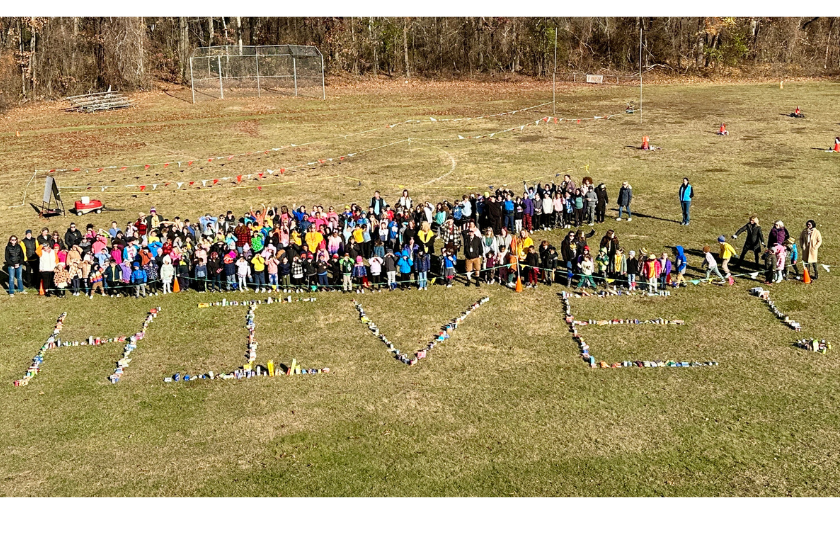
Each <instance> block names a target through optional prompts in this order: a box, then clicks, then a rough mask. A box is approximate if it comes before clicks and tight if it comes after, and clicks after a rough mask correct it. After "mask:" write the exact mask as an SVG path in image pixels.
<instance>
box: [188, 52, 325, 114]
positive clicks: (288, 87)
mask: <svg viewBox="0 0 840 534" xmlns="http://www.w3.org/2000/svg"><path fill="white" fill-rule="evenodd" d="M190 79H191V86H192V94H193V103H195V102H196V101H197V100H202V99H219V98H221V99H223V98H226V97H227V98H229V97H231V96H251V95H256V96H262V95H263V93H266V94H288V95H294V96H307V97H311V98H323V99H326V97H327V94H326V87H325V85H324V56H322V55H321V52H320V51H319V50H318V49H317V48H316V47H314V46H303V45H273V46H236V45H227V46H210V47H202V48H197V49H196V50H195V52H193V54H192V55H191V56H190Z"/></svg>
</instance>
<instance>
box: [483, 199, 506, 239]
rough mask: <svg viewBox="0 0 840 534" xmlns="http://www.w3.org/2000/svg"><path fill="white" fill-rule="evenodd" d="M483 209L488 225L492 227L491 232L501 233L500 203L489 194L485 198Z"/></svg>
mask: <svg viewBox="0 0 840 534" xmlns="http://www.w3.org/2000/svg"><path fill="white" fill-rule="evenodd" d="M485 210H486V211H487V218H488V219H489V223H490V226H492V227H493V234H494V235H499V234H500V233H502V204H501V203H500V202H499V201H497V200H496V197H493V196H491V197H490V198H488V199H487V203H486V204H485Z"/></svg>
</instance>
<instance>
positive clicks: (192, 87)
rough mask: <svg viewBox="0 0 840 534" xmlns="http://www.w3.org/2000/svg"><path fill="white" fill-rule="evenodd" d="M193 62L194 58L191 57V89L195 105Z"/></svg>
mask: <svg viewBox="0 0 840 534" xmlns="http://www.w3.org/2000/svg"><path fill="white" fill-rule="evenodd" d="M192 60H193V58H192V56H190V88H191V89H192V98H193V104H195V80H193V69H192V64H193V61H192Z"/></svg>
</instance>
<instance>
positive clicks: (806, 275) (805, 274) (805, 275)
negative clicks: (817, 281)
mask: <svg viewBox="0 0 840 534" xmlns="http://www.w3.org/2000/svg"><path fill="white" fill-rule="evenodd" d="M803 267H805V269H804V270H805V272H803V273H802V281H803V282H804V283H806V284H810V283H811V275H810V273H808V265H807V264H806V265H804V266H803Z"/></svg>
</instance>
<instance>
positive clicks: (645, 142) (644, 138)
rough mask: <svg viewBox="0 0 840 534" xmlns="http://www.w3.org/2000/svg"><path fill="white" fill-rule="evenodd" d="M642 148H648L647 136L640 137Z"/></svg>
mask: <svg viewBox="0 0 840 534" xmlns="http://www.w3.org/2000/svg"><path fill="white" fill-rule="evenodd" d="M642 150H650V139H649V138H648V136H644V137H642Z"/></svg>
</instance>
